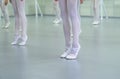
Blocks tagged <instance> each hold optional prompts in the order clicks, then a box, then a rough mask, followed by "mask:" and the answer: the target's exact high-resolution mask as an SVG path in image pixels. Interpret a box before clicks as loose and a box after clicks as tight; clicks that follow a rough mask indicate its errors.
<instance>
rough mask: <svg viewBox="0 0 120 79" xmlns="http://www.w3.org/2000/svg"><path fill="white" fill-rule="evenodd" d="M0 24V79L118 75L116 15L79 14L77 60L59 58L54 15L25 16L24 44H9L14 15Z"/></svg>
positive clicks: (119, 22)
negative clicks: (98, 18) (5, 24)
mask: <svg viewBox="0 0 120 79" xmlns="http://www.w3.org/2000/svg"><path fill="white" fill-rule="evenodd" d="M10 19H11V25H10V27H9V29H2V22H3V19H2V20H1V23H0V24H1V27H0V79H120V19H119V18H112V19H108V20H105V19H104V20H102V22H101V24H100V25H97V26H94V25H92V24H91V23H92V18H88V17H82V19H81V21H82V24H81V25H82V26H81V28H82V33H81V35H80V44H81V50H80V52H79V55H78V59H77V60H65V59H60V58H59V56H60V55H61V54H62V53H63V51H64V36H63V29H62V24H53V23H52V21H53V19H54V17H52V16H44V17H38V19H36V18H35V17H34V16H29V17H28V36H29V39H28V42H27V45H26V46H12V45H11V44H10V43H11V42H12V41H13V35H14V18H10Z"/></svg>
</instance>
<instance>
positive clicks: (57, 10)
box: [53, 0, 62, 24]
mask: <svg viewBox="0 0 120 79" xmlns="http://www.w3.org/2000/svg"><path fill="white" fill-rule="evenodd" d="M53 5H54V11H55V15H56V18H55V20H54V21H53V23H55V24H58V23H60V22H61V21H62V19H61V15H60V8H59V1H58V0H53Z"/></svg>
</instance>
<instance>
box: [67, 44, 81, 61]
mask: <svg viewBox="0 0 120 79" xmlns="http://www.w3.org/2000/svg"><path fill="white" fill-rule="evenodd" d="M79 50H80V46H79V47H78V48H71V50H70V52H69V54H68V55H67V56H66V59H68V60H73V59H76V58H77V56H78V53H79Z"/></svg>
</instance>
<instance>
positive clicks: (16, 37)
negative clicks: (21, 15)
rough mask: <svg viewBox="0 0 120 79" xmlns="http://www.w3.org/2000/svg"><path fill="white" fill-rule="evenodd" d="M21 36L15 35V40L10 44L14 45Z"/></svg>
mask: <svg viewBox="0 0 120 79" xmlns="http://www.w3.org/2000/svg"><path fill="white" fill-rule="evenodd" d="M20 38H21V37H20V36H15V40H14V41H13V42H12V43H11V44H12V45H16V44H17V43H18V41H19V39H20Z"/></svg>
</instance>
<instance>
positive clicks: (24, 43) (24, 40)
mask: <svg viewBox="0 0 120 79" xmlns="http://www.w3.org/2000/svg"><path fill="white" fill-rule="evenodd" d="M27 39H28V37H27V36H25V37H23V38H21V42H20V43H19V45H20V46H24V45H26V42H27Z"/></svg>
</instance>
